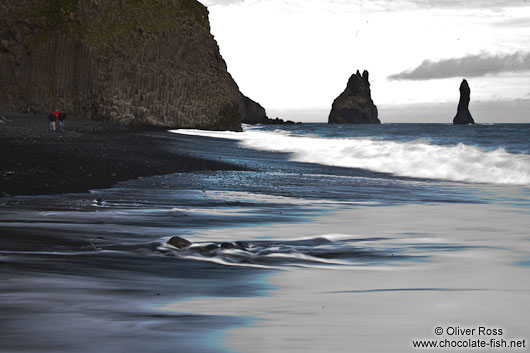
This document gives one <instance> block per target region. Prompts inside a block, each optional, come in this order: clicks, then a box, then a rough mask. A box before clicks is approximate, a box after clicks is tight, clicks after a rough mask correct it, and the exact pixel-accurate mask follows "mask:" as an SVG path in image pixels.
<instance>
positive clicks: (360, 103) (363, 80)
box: [328, 70, 381, 124]
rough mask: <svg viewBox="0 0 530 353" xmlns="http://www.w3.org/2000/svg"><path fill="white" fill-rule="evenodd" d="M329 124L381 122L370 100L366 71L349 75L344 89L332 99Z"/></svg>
mask: <svg viewBox="0 0 530 353" xmlns="http://www.w3.org/2000/svg"><path fill="white" fill-rule="evenodd" d="M328 123H329V124H381V121H380V120H379V119H378V118H377V107H376V106H375V104H374V102H373V101H372V94H371V92H370V82H369V81H368V71H366V70H365V71H363V74H362V76H361V74H360V73H359V71H358V70H357V72H356V73H355V74H353V75H351V77H350V79H349V80H348V84H347V85H346V89H345V90H344V92H342V93H341V94H340V95H339V96H338V97H337V98H336V99H335V101H333V105H332V106H331V113H330V114H329V118H328Z"/></svg>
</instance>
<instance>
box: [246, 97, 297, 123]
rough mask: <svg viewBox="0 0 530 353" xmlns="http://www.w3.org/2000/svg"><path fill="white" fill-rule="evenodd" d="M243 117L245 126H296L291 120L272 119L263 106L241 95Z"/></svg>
mask: <svg viewBox="0 0 530 353" xmlns="http://www.w3.org/2000/svg"><path fill="white" fill-rule="evenodd" d="M240 111H241V116H242V117H243V123H244V124H252V125H255V124H266V125H291V124H295V122H294V121H291V120H287V121H285V120H283V119H280V118H278V117H276V118H275V119H270V118H269V117H268V116H267V113H266V112H265V109H264V108H263V107H262V106H261V104H259V103H257V102H254V101H253V100H252V99H250V98H248V97H247V96H245V95H243V94H241V103H240Z"/></svg>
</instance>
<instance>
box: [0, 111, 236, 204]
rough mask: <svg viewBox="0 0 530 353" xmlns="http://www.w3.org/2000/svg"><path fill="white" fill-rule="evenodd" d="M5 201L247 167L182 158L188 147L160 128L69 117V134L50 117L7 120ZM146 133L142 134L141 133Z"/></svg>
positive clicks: (0, 171)
mask: <svg viewBox="0 0 530 353" xmlns="http://www.w3.org/2000/svg"><path fill="white" fill-rule="evenodd" d="M2 115H3V116H5V117H6V118H7V120H8V121H7V122H5V123H2V124H0V150H1V151H2V157H1V163H0V178H1V181H2V182H1V183H0V196H13V195H30V196H31V195H53V194H65V193H82V192H88V191H89V190H92V189H102V188H109V187H111V186H113V185H114V184H116V183H118V182H121V181H127V180H131V179H136V178H139V177H149V176H154V175H164V174H172V173H179V172H181V173H186V172H195V171H213V170H242V167H240V166H237V165H234V164H229V163H224V162H220V161H213V160H208V159H202V158H197V157H191V156H187V155H185V154H184V153H179V152H178V151H179V150H180V149H181V147H182V145H183V143H182V142H181V141H178V139H177V138H172V137H174V135H173V134H172V133H170V132H168V131H167V130H165V129H163V128H158V127H141V128H139V127H128V126H123V125H118V124H112V123H108V122H100V121H94V120H88V119H83V118H77V117H73V118H71V117H67V119H66V121H65V122H66V124H65V125H66V129H65V131H64V132H60V131H50V130H49V123H48V118H47V116H44V115H21V114H6V113H4V114H2ZM140 129H141V130H140Z"/></svg>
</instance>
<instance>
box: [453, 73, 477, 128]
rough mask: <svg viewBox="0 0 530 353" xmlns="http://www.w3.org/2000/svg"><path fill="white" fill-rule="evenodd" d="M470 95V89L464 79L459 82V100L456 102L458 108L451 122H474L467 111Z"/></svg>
mask: <svg viewBox="0 0 530 353" xmlns="http://www.w3.org/2000/svg"><path fill="white" fill-rule="evenodd" d="M470 96H471V90H470V89H469V85H468V84H467V81H466V80H465V79H464V80H462V83H461V84H460V101H459V102H458V110H457V112H456V116H455V117H454V119H453V124H474V123H475V121H474V120H473V118H472V117H471V113H470V112H469V101H470V99H471V98H470Z"/></svg>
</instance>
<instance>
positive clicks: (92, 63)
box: [0, 0, 256, 131]
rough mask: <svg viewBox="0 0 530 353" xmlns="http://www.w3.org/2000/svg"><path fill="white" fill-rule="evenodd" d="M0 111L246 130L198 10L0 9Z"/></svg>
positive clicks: (177, 2)
mask: <svg viewBox="0 0 530 353" xmlns="http://www.w3.org/2000/svg"><path fill="white" fill-rule="evenodd" d="M0 90H1V92H2V95H0V110H4V111H13V112H30V113H39V114H44V113H47V112H49V111H51V110H52V109H55V108H56V107H60V108H63V109H65V110H66V111H67V112H68V113H69V114H70V115H79V116H84V117H87V118H90V119H97V120H110V121H114V122H119V123H124V124H148V125H157V126H165V127H179V128H201V129H214V130H226V129H228V130H236V131H237V130H241V121H242V120H248V119H252V117H251V116H248V114H251V113H252V112H253V111H256V109H249V102H248V101H245V100H244V96H243V95H242V94H241V92H240V91H239V88H238V86H237V84H236V82H235V81H234V80H233V79H232V77H231V75H230V74H229V73H228V71H227V67H226V63H225V61H224V60H223V58H222V57H221V55H220V53H219V47H218V45H217V43H216V41H215V40H214V38H213V36H212V35H211V33H210V24H209V20H208V10H207V9H206V7H204V6H203V5H202V4H200V3H199V2H197V1H195V0H41V1H34V0H19V1H9V2H7V3H4V4H2V5H0Z"/></svg>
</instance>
